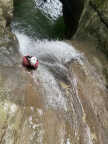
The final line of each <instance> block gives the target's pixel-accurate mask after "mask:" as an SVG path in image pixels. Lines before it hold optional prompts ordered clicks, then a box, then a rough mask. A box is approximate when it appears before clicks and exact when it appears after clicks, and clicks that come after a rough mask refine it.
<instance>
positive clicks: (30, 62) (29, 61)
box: [22, 55, 39, 69]
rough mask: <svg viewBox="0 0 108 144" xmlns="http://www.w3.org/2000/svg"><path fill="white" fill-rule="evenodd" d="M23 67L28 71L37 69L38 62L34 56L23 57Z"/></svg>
mask: <svg viewBox="0 0 108 144" xmlns="http://www.w3.org/2000/svg"><path fill="white" fill-rule="evenodd" d="M22 63H23V66H24V67H26V68H28V69H37V68H38V65H39V61H38V59H37V58H36V57H35V56H29V55H27V56H24V57H23V62H22Z"/></svg>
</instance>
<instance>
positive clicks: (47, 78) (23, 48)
mask: <svg viewBox="0 0 108 144" xmlns="http://www.w3.org/2000/svg"><path fill="white" fill-rule="evenodd" d="M15 34H16V36H17V38H18V40H19V45H20V53H21V54H22V55H32V56H36V57H37V58H38V59H39V62H40V65H39V68H38V70H37V71H36V72H34V73H33V78H34V80H35V81H37V78H38V80H39V82H40V86H41V88H42V90H41V91H42V92H43V95H44V96H45V99H46V103H47V105H48V106H52V107H53V108H60V109H63V110H65V111H67V101H66V99H65V97H64V96H63V94H62V92H61V90H60V87H59V85H58V82H57V77H55V76H54V74H55V73H57V76H58V77H61V79H64V77H65V76H66V73H67V68H66V67H65V66H64V64H66V63H67V62H69V61H71V60H74V59H80V56H81V54H80V53H79V52H78V51H76V50H75V49H74V47H72V46H71V45H68V44H66V43H65V42H61V41H48V40H43V41H40V40H37V41H34V40H32V39H30V38H29V37H28V36H26V35H24V34H22V33H19V32H15ZM52 71H53V73H52Z"/></svg>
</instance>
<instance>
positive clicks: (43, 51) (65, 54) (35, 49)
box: [15, 32, 81, 64]
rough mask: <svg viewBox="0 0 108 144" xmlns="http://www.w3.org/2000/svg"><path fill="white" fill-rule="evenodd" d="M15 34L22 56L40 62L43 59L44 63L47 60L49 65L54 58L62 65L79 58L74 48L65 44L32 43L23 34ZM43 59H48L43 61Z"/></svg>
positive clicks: (56, 42)
mask: <svg viewBox="0 0 108 144" xmlns="http://www.w3.org/2000/svg"><path fill="white" fill-rule="evenodd" d="M15 34H16V36H17V38H18V40H19V44H20V53H21V54H22V55H27V54H30V55H34V56H37V57H38V58H39V59H40V60H42V59H43V60H44V62H45V61H46V62H47V61H48V60H49V61H48V62H49V63H51V62H52V61H51V59H53V58H55V60H56V61H59V62H60V63H62V64H65V63H67V62H69V61H71V60H72V59H77V58H79V57H80V56H81V54H80V53H79V52H78V51H77V50H75V49H74V47H72V46H71V45H69V44H67V43H65V42H61V41H48V40H41V41H40V40H37V41H34V40H32V39H30V38H29V37H28V36H26V35H24V34H21V33H18V32H15ZM45 57H46V58H49V59H46V60H45ZM50 61H51V62H50Z"/></svg>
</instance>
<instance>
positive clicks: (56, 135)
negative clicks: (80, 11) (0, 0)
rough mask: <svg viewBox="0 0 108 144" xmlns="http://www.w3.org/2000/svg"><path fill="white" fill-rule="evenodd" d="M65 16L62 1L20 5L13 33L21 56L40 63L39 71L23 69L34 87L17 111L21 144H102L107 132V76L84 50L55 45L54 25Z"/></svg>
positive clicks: (63, 44)
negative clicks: (86, 55)
mask: <svg viewBox="0 0 108 144" xmlns="http://www.w3.org/2000/svg"><path fill="white" fill-rule="evenodd" d="M61 15H62V12H61V3H60V2H59V1H58V0H53V1H52V0H49V1H47V2H44V1H42V0H41V1H38V0H35V1H28V0H23V1H21V2H17V3H16V11H15V18H14V20H13V23H12V29H13V32H14V33H15V34H16V37H17V39H18V41H19V47H20V48H19V52H20V54H21V56H24V55H28V54H29V55H33V56H36V57H37V58H38V59H39V67H38V69H37V71H33V72H28V71H27V70H24V71H25V75H28V77H31V79H32V81H33V82H32V81H29V82H28V90H27V91H26V97H25V99H24V103H25V104H24V107H23V108H21V109H20V110H19V112H18V120H19V121H20V120H21V119H23V121H22V125H21V134H20V138H17V142H19V143H20V144H79V143H80V144H95V143H96V144H101V142H102V143H104V142H103V141H104V140H103V139H104V138H103V137H105V135H106V134H107V132H108V131H107V123H106V121H107V120H108V117H107V115H106V114H107V109H106V107H105V106H104V105H105V100H106V99H107V97H106V96H107V94H106V87H105V80H104V78H103V75H102V73H101V74H98V73H97V72H96V70H95V67H94V66H93V65H91V64H90V63H89V61H88V60H87V58H86V57H85V56H84V53H83V52H81V50H77V49H76V48H75V47H74V46H72V44H68V43H66V42H63V41H59V40H57V39H58V38H57V37H56V40H55V37H53V34H54V35H55V32H56V28H57V27H56V28H54V26H55V23H56V20H57V19H58V17H61ZM54 30H55V32H54V33H53V31H54ZM97 61H98V60H97ZM98 64H99V65H102V64H101V62H100V61H99V62H98ZM100 67H101V66H100ZM38 91H39V95H38ZM35 95H36V96H35ZM22 109H23V110H22ZM20 113H23V117H24V118H22V116H21V114H20ZM97 115H98V118H97ZM100 117H101V118H100ZM103 118H104V120H103ZM99 122H100V123H99ZM104 124H106V125H104ZM105 142H106V143H107V142H108V141H107V138H105Z"/></svg>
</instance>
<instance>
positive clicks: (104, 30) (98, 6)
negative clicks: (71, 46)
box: [75, 0, 108, 55]
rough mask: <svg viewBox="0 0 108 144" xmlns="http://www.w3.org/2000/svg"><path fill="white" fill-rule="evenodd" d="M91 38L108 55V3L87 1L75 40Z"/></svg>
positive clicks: (105, 0) (105, 1)
mask: <svg viewBox="0 0 108 144" xmlns="http://www.w3.org/2000/svg"><path fill="white" fill-rule="evenodd" d="M78 37H79V38H83V37H84V38H85V37H89V38H92V39H94V40H95V41H97V45H98V47H100V49H102V50H103V51H104V52H105V53H106V54H107V55H108V40H107V39H108V1H107V0H103V1H102V0H85V6H84V10H83V14H82V16H81V20H80V24H79V28H78V31H77V33H76V35H75V38H78Z"/></svg>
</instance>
